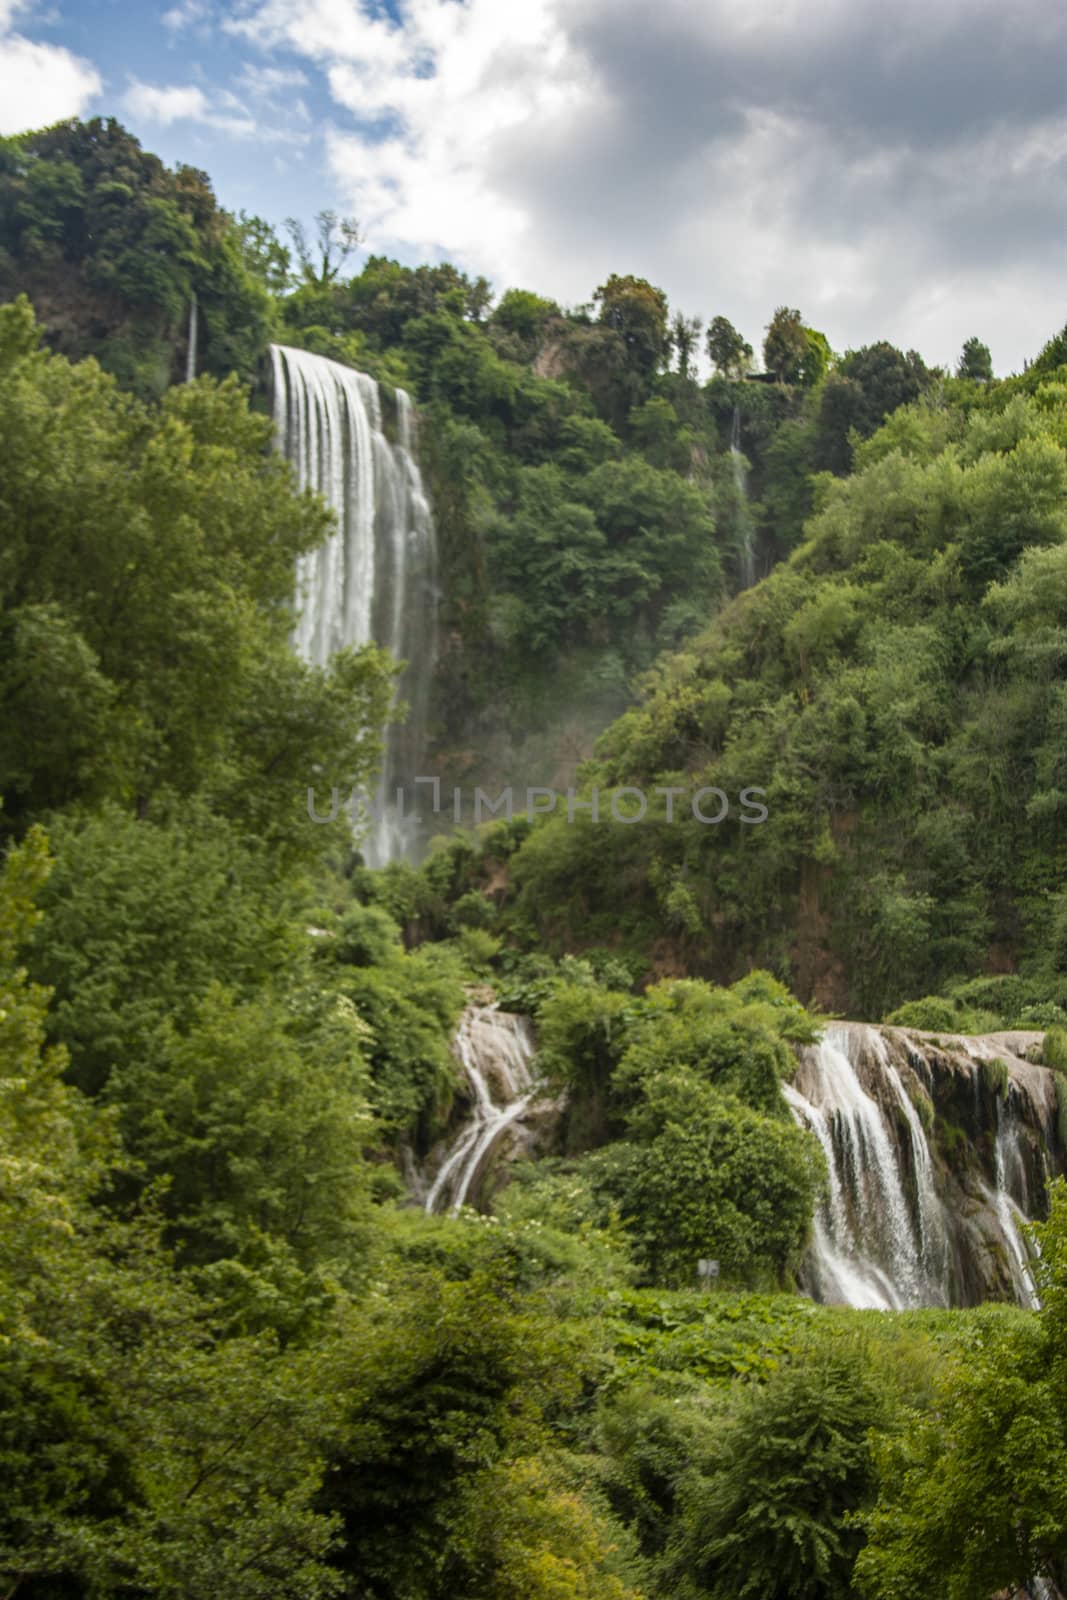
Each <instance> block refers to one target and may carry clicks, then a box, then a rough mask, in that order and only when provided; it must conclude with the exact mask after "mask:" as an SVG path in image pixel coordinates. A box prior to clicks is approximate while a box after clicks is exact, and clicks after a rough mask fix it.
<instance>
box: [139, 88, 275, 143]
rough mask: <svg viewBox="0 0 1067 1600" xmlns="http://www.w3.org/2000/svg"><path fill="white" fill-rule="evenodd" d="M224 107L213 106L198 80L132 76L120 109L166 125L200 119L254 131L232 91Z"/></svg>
mask: <svg viewBox="0 0 1067 1600" xmlns="http://www.w3.org/2000/svg"><path fill="white" fill-rule="evenodd" d="M223 101H224V103H225V104H226V105H227V106H228V107H229V109H227V110H224V111H223V110H219V109H218V108H217V107H216V106H213V105H212V104H211V102H210V100H209V99H208V97H207V95H206V94H205V93H204V91H203V89H201V88H200V87H199V85H198V84H193V83H189V84H171V85H162V84H153V83H142V82H140V80H139V79H137V78H135V79H133V81H132V82H131V83H130V86H129V88H128V89H127V91H126V93H125V94H124V95H123V97H122V106H123V110H124V111H125V112H126V113H127V115H129V116H131V117H134V118H135V119H136V120H138V121H140V122H149V123H153V124H155V125H156V126H158V127H163V128H169V127H170V125H171V124H172V123H174V122H200V123H203V124H204V125H205V126H206V127H209V128H218V129H219V131H220V132H222V133H231V134H234V135H236V136H238V137H241V136H243V137H250V136H251V135H252V134H254V133H256V131H257V129H256V123H255V119H254V118H252V117H250V116H248V115H247V114H246V113H244V112H243V108H242V107H241V105H240V102H239V101H238V100H237V99H236V97H235V96H233V95H224V96H223Z"/></svg>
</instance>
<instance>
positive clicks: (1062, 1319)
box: [856, 1178, 1067, 1600]
mask: <svg viewBox="0 0 1067 1600" xmlns="http://www.w3.org/2000/svg"><path fill="white" fill-rule="evenodd" d="M1037 1234H1038V1239H1039V1242H1040V1245H1041V1257H1040V1259H1039V1260H1038V1261H1037V1262H1036V1263H1035V1265H1034V1271H1035V1273H1036V1274H1037V1275H1038V1278H1039V1282H1040V1288H1041V1292H1042V1296H1043V1304H1042V1308H1041V1310H1040V1311H1039V1312H1038V1313H1037V1315H1036V1316H1035V1317H1022V1316H1001V1317H993V1316H991V1315H990V1316H987V1317H986V1318H985V1319H983V1321H982V1322H981V1323H980V1324H978V1326H977V1327H976V1328H975V1330H974V1336H973V1338H972V1341H971V1348H970V1349H968V1350H967V1352H966V1353H965V1354H961V1355H960V1356H959V1357H958V1358H957V1359H955V1360H954V1361H952V1362H951V1363H950V1364H949V1366H948V1367H947V1369H946V1370H945V1371H944V1373H943V1376H942V1379H941V1383H940V1385H939V1391H938V1394H937V1399H936V1405H935V1407H934V1408H933V1410H932V1411H931V1412H929V1413H925V1414H919V1415H915V1414H909V1415H908V1416H906V1417H904V1418H903V1419H902V1425H901V1427H900V1429H899V1430H895V1431H894V1432H893V1433H891V1434H889V1435H887V1436H886V1437H884V1438H883V1439H881V1440H880V1441H879V1443H878V1448H877V1452H876V1459H877V1468H878V1482H879V1495H878V1501H877V1504H876V1505H875V1506H874V1507H873V1509H871V1510H869V1511H867V1512H866V1513H865V1514H864V1516H863V1519H862V1520H863V1525H864V1527H865V1529H866V1533H867V1538H868V1543H867V1546H866V1549H865V1550H864V1551H863V1553H862V1554H861V1555H860V1557H859V1561H858V1563H857V1567H856V1578H857V1582H858V1585H859V1588H860V1592H861V1593H862V1594H864V1595H868V1596H870V1597H871V1600H895V1597H896V1596H898V1595H903V1594H905V1593H912V1594H914V1593H918V1592H922V1590H923V1589H934V1590H937V1591H939V1592H940V1593H942V1594H944V1595H945V1596H946V1597H947V1600H965V1597H967V1596H970V1595H975V1594H983V1595H985V1594H989V1593H991V1592H992V1591H993V1590H994V1589H1012V1588H1021V1587H1023V1586H1024V1585H1027V1584H1029V1583H1031V1582H1032V1581H1033V1580H1034V1579H1035V1578H1037V1577H1043V1578H1044V1579H1045V1580H1046V1582H1047V1581H1048V1580H1049V1579H1051V1578H1055V1577H1058V1578H1059V1579H1060V1580H1061V1581H1062V1578H1063V1576H1064V1571H1065V1566H1064V1563H1065V1562H1067V1532H1065V1530H1067V1472H1065V1470H1064V1462H1065V1460H1067V1454H1065V1445H1067V1365H1065V1358H1064V1351H1065V1350H1067V1189H1065V1186H1064V1182H1063V1179H1062V1178H1061V1179H1057V1180H1056V1182H1055V1184H1054V1185H1053V1186H1052V1189H1051V1207H1050V1213H1049V1220H1048V1222H1047V1223H1046V1224H1044V1225H1043V1226H1041V1227H1040V1228H1038V1229H1037Z"/></svg>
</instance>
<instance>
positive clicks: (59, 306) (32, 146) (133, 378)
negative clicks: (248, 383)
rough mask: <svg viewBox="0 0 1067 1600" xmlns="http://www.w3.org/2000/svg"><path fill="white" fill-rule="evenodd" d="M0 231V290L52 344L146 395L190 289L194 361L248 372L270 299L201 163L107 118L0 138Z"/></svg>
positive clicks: (152, 392)
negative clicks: (26, 302) (92, 360)
mask: <svg viewBox="0 0 1067 1600" xmlns="http://www.w3.org/2000/svg"><path fill="white" fill-rule="evenodd" d="M0 238H2V239H3V249H2V250H0V300H4V299H11V298H13V297H14V295H15V294H17V293H21V292H26V291H29V292H30V293H31V295H32V297H33V299H34V301H35V303H36V306H37V310H38V314H39V315H40V317H41V319H42V323H43V325H44V328H45V331H46V334H47V336H48V338H49V340H50V341H51V342H52V343H53V344H54V345H55V347H56V348H57V349H59V350H60V351H62V353H64V354H66V355H68V356H71V357H74V358H78V357H82V356H85V355H88V354H92V355H95V356H97V357H98V358H99V360H100V361H101V362H102V364H103V365H104V366H105V367H106V368H107V369H108V370H109V371H111V372H113V373H115V375H116V376H117V377H118V378H119V379H120V380H121V381H122V382H123V383H124V384H126V385H127V386H129V387H131V388H133V389H135V390H137V391H138V392H139V393H141V394H143V395H148V396H157V395H159V394H160V393H161V392H162V390H163V389H164V388H165V387H166V385H167V383H168V381H170V380H172V379H174V378H176V377H177V376H178V363H179V361H180V360H181V358H182V357H183V355H184V351H183V349H182V345H183V339H184V334H185V327H186V323H187V319H188V312H189V303H190V299H191V297H192V296H193V295H194V294H195V295H196V298H197V300H198V302H199V304H200V307H201V312H202V316H201V330H202V331H201V340H200V345H199V359H200V366H201V369H202V370H204V371H207V372H210V373H212V374H214V375H215V376H218V377H221V376H223V375H224V374H225V373H227V372H228V371H230V370H231V369H233V368H236V369H237V370H238V371H239V372H240V374H241V376H242V377H244V378H250V377H252V376H253V374H254V372H255V370H256V367H257V364H258V361H259V358H260V356H261V355H262V352H263V350H264V348H265V346H266V343H267V341H268V339H269V337H270V324H271V306H270V301H269V297H268V294H267V290H266V287H265V286H264V285H263V283H262V282H261V281H260V280H259V277H258V275H257V274H255V273H250V272H249V271H248V270H247V268H246V266H245V263H244V261H243V259H242V254H241V245H240V241H239V235H238V232H237V227H236V225H235V224H234V223H233V221H232V219H230V218H229V217H228V216H227V215H226V213H225V212H223V211H221V210H220V209H219V208H218V206H217V204H216V202H215V197H214V195H213V193H212V190H211V185H210V182H209V180H208V178H207V176H206V174H205V173H202V172H198V171H196V170H195V169H193V168H191V167H179V168H178V169H176V171H174V172H171V171H168V169H167V168H165V167H164V166H163V164H162V162H161V161H159V159H158V158H157V157H156V156H153V155H149V154H148V153H147V152H146V151H143V150H142V149H141V147H140V145H139V144H138V142H137V140H136V139H134V138H133V136H132V135H131V134H129V133H128V132H127V131H126V129H125V128H123V127H122V126H121V125H120V124H119V123H118V122H116V121H115V120H114V119H111V118H109V119H108V120H106V121H103V120H101V119H100V118H93V119H92V120H91V121H89V122H84V123H82V122H76V121H70V122H61V123H57V124H56V125H55V126H54V127H51V128H46V129H44V130H42V131H41V132H37V133H28V134H20V135H18V136H17V137H15V138H11V139H5V140H2V141H0Z"/></svg>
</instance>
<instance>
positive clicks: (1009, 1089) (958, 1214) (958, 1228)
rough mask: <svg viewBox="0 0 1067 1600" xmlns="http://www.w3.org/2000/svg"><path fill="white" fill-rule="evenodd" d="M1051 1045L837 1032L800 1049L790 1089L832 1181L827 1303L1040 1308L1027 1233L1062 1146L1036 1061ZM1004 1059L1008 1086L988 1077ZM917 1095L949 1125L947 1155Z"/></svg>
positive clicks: (823, 1250)
mask: <svg viewBox="0 0 1067 1600" xmlns="http://www.w3.org/2000/svg"><path fill="white" fill-rule="evenodd" d="M1039 1042H1040V1035H1038V1034H1031V1035H1021V1034H1020V1035H995V1036H991V1037H989V1038H985V1039H966V1038H953V1039H951V1040H949V1041H945V1040H943V1039H932V1038H931V1037H929V1036H928V1035H923V1034H921V1033H918V1032H914V1031H912V1030H905V1029H895V1028H887V1029H878V1028H872V1027H867V1026H864V1025H863V1024H860V1023H831V1024H829V1025H828V1026H827V1028H826V1029H825V1031H824V1033H823V1035H822V1038H821V1039H820V1041H819V1043H818V1045H816V1046H812V1047H808V1048H806V1049H804V1050H802V1051H801V1052H800V1060H799V1065H798V1068H797V1073H796V1078H795V1081H794V1082H793V1083H792V1084H786V1085H784V1094H785V1098H786V1102H787V1104H788V1106H789V1109H790V1111H791V1112H792V1115H793V1117H794V1119H795V1120H796V1121H797V1122H798V1123H799V1124H800V1125H801V1126H802V1127H805V1128H807V1129H808V1130H809V1131H810V1132H811V1133H812V1134H813V1135H814V1137H815V1138H816V1139H817V1140H818V1142H819V1145H820V1148H821V1149H822V1152H823V1155H824V1157H825V1160H826V1167H827V1180H828V1181H827V1188H826V1192H825V1194H824V1196H823V1198H822V1200H821V1202H820V1204H819V1206H818V1207H817V1210H816V1214H815V1217H814V1219H813V1225H812V1238H811V1244H810V1248H809V1251H808V1256H807V1259H806V1262H805V1266H804V1270H803V1280H804V1282H805V1284H806V1286H807V1287H808V1288H809V1290H810V1292H811V1293H812V1294H813V1296H814V1297H815V1298H816V1299H818V1300H823V1301H826V1302H830V1303H844V1304H847V1305H852V1306H859V1307H867V1308H872V1309H881V1310H900V1309H904V1308H906V1307H911V1306H948V1305H964V1304H974V1303H977V1302H978V1301H979V1300H982V1299H987V1298H1008V1297H1012V1298H1014V1299H1016V1300H1017V1301H1018V1302H1019V1303H1020V1304H1023V1305H1031V1306H1032V1305H1034V1304H1036V1294H1035V1289H1034V1280H1033V1275H1032V1272H1031V1265H1030V1257H1029V1254H1028V1247H1027V1244H1026V1241H1025V1239H1024V1236H1023V1235H1022V1233H1021V1232H1020V1226H1019V1225H1020V1223H1021V1222H1024V1221H1025V1220H1026V1217H1027V1215H1028V1214H1032V1213H1033V1211H1034V1210H1035V1209H1036V1208H1038V1207H1040V1205H1041V1203H1042V1200H1041V1193H1042V1191H1043V1187H1044V1181H1045V1179H1046V1178H1047V1176H1048V1172H1049V1163H1048V1154H1049V1152H1051V1151H1052V1150H1053V1149H1054V1146H1055V1084H1054V1081H1053V1075H1052V1074H1051V1073H1050V1072H1048V1070H1047V1069H1046V1068H1043V1067H1040V1066H1035V1065H1034V1064H1033V1062H1032V1061H1030V1060H1028V1059H1027V1058H1026V1053H1025V1052H1026V1051H1027V1050H1030V1051H1031V1052H1033V1049H1034V1046H1035V1043H1037V1044H1039ZM994 1059H995V1060H998V1061H1000V1062H1002V1063H1003V1066H1004V1069H1005V1071H1006V1073H1007V1084H1006V1086H1004V1085H1001V1086H1000V1087H999V1088H998V1087H997V1083H996V1077H995V1075H994V1076H993V1077H991V1078H990V1079H989V1080H988V1082H986V1081H985V1080H984V1079H983V1067H982V1063H983V1061H986V1062H988V1061H991V1060H994ZM909 1084H911V1085H912V1086H913V1088H912V1089H909ZM916 1099H919V1100H920V1101H924V1102H925V1103H926V1104H927V1105H928V1106H929V1108H930V1110H931V1111H932V1112H934V1113H935V1114H937V1115H939V1116H940V1117H941V1118H942V1119H943V1122H942V1126H943V1129H944V1133H945V1136H946V1137H947V1138H949V1145H948V1150H947V1151H946V1150H942V1149H939V1147H938V1144H937V1140H936V1137H935V1136H934V1134H933V1133H932V1132H931V1131H930V1130H929V1129H928V1128H927V1126H926V1125H925V1124H924V1119H923V1117H922V1116H920V1113H919V1109H918V1108H917V1105H916ZM936 1126H937V1124H936V1123H935V1124H934V1127H935V1128H936ZM1061 1154H1062V1153H1061Z"/></svg>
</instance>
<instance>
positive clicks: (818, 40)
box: [0, 0, 1067, 374]
mask: <svg viewBox="0 0 1067 1600" xmlns="http://www.w3.org/2000/svg"><path fill="white" fill-rule="evenodd" d="M1065 66H1067V7H1065V6H1064V5H1063V3H1062V0H1014V4H1012V5H1010V6H1009V5H1005V4H1004V3H1003V0H655V3H654V4H649V0H174V3H173V4H169V5H168V4H163V5H158V6H156V5H151V4H145V3H143V0H142V3H136V0H0V133H12V132H19V131H22V130H23V129H25V128H27V127H33V126H42V125H44V124H47V123H49V122H52V121H56V120H58V119H59V118H62V117H67V116H92V115H108V116H117V117H119V118H120V120H121V121H122V122H124V123H125V124H126V126H127V127H129V128H130V129H131V130H132V131H133V132H134V133H135V134H136V135H137V137H138V138H139V139H140V140H141V141H142V143H143V144H144V145H145V146H146V147H147V148H149V149H151V150H154V151H156V152H157V153H158V154H159V155H161V156H162V157H163V159H164V160H165V161H167V162H168V163H171V164H174V163H178V162H187V163H189V164H191V165H193V166H197V167H202V168H204V169H205V170H206V171H207V172H208V173H209V174H210V175H211V177H212V180H213V182H214V185H215V190H216V193H217V194H218V197H219V199H220V201H221V203H222V204H223V205H224V206H226V207H227V208H228V209H230V210H233V211H239V210H241V209H245V210H248V211H251V212H255V213H257V214H259V215H261V216H263V217H266V218H267V219H268V220H270V221H272V222H274V223H276V224H279V225H280V224H281V223H282V222H283V220H284V218H286V217H288V216H297V217H299V218H301V219H302V220H303V221H305V222H306V223H310V222H311V220H312V218H313V216H314V214H315V212H316V211H318V210H320V209H322V208H325V207H331V208H333V209H335V210H338V211H340V212H342V213H344V214H350V215H355V216H356V217H357V218H358V219H359V221H360V224H361V227H362V231H363V235H364V238H365V241H366V247H367V249H368V250H369V251H372V252H373V253H375V254H388V255H392V256H395V257H396V258H397V259H399V260H401V261H404V262H407V263H410V264H415V263H417V262H420V261H437V260H442V259H449V260H452V261H455V262H456V263H457V265H459V266H461V267H462V268H464V269H465V270H467V271H468V272H471V273H484V274H485V275H486V277H488V278H489V279H490V281H491V282H492V283H493V286H494V289H495V290H496V291H497V292H498V293H500V292H502V291H503V290H504V289H505V288H508V287H514V286H520V287H524V288H529V289H534V290H536V291H537V292H538V293H541V294H545V295H548V296H550V297H551V298H553V299H556V300H558V301H559V302H560V303H561V304H564V305H576V304H580V303H582V302H584V301H587V300H589V299H590V298H591V296H592V293H593V290H594V289H595V288H596V286H597V285H598V284H599V283H602V282H603V281H604V279H605V278H606V277H607V276H608V274H609V273H611V272H619V273H627V272H632V273H635V274H637V275H638V276H641V277H645V278H648V279H650V280H651V281H652V282H653V283H656V284H658V285H659V286H660V287H662V288H663V289H665V290H666V292H667V294H668V296H669V298H670V301H671V305H672V308H674V309H679V310H682V311H684V312H685V313H686V314H687V315H690V316H701V317H703V319H704V320H705V322H706V321H708V320H709V319H710V318H711V317H712V316H715V315H717V314H721V315H724V316H727V317H729V318H730V320H731V321H732V322H734V323H735V324H736V325H737V326H738V327H739V328H740V329H741V331H742V332H743V333H744V334H745V336H746V338H748V339H749V340H750V341H751V343H752V344H753V345H755V346H756V347H757V348H758V346H759V344H760V342H761V340H762V337H763V331H764V329H765V327H766V324H767V322H768V321H769V320H770V317H771V315H772V313H773V311H774V309H775V308H776V307H777V306H779V305H789V306H796V307H798V308H799V309H800V311H801V312H802V314H803V316H804V320H805V321H806V322H807V323H808V324H809V325H810V326H813V327H817V328H820V329H821V330H823V331H824V332H825V333H826V335H827V337H828V338H829V340H830V343H831V345H832V346H833V348H834V349H835V350H837V351H839V352H843V351H844V350H846V349H855V348H858V347H859V346H861V345H863V344H868V343H871V342H872V341H874V340H876V339H889V340H891V341H892V342H893V343H894V344H898V345H900V346H901V347H902V348H905V349H911V348H914V349H918V350H919V351H920V352H921V354H922V355H923V356H924V357H925V358H926V359H927V361H929V362H931V363H936V364H940V365H949V364H954V362H955V360H956V359H957V357H958V354H959V350H960V347H961V345H962V344H963V341H964V339H966V338H968V337H970V336H972V335H977V336H978V337H979V338H981V339H983V340H984V341H985V342H986V343H987V344H988V345H989V346H990V349H991V350H992V354H993V362H994V368H995V370H996V371H997V372H998V373H999V374H1006V373H1009V372H1012V371H1018V370H1020V369H1021V367H1022V364H1023V362H1024V360H1026V359H1027V358H1030V357H1033V356H1034V355H1036V354H1037V353H1038V351H1039V350H1040V348H1041V346H1042V345H1043V344H1044V343H1045V341H1046V340H1047V339H1048V338H1049V337H1050V335H1051V334H1052V333H1054V332H1055V331H1056V330H1057V329H1058V328H1061V327H1062V326H1063V325H1064V322H1065V321H1067V229H1065V217H1067V204H1065V202H1067V104H1065V101H1067V94H1065Z"/></svg>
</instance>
